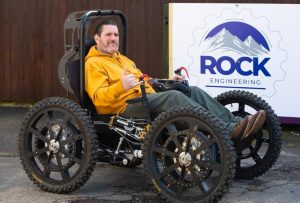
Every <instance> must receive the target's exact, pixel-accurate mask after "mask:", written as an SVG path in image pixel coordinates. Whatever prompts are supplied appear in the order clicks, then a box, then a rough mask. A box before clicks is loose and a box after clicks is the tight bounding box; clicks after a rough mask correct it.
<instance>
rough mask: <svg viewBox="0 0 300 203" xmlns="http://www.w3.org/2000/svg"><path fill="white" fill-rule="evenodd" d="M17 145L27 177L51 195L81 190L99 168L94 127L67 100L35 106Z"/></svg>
mask: <svg viewBox="0 0 300 203" xmlns="http://www.w3.org/2000/svg"><path fill="white" fill-rule="evenodd" d="M18 145H19V154H20V159H21V164H22V165H23V168H24V170H25V172H26V174H27V175H28V177H29V178H30V179H31V180H32V181H33V182H34V183H35V184H37V185H38V186H39V187H40V188H41V189H43V190H45V191H48V192H53V193H70V192H72V191H74V190H76V189H78V188H79V187H81V186H82V185H83V184H84V183H85V182H86V181H87V180H88V179H89V177H90V176H91V173H92V172H93V170H94V167H95V165H96V160H97V146H98V141H97V137H96V133H95V130H94V127H93V125H92V123H91V121H90V119H89V117H88V116H87V115H86V113H85V112H84V111H83V109H82V108H81V107H80V106H79V105H78V104H76V103H74V102H73V101H71V100H68V99H65V98H58V97H52V98H47V99H44V100H42V101H40V102H38V103H36V104H35V105H34V106H33V107H32V108H31V109H30V110H29V112H28V113H27V114H26V116H25V120H24V122H23V123H22V126H21V129H20V134H19V143H18Z"/></svg>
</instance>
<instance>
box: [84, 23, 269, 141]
mask: <svg viewBox="0 0 300 203" xmlns="http://www.w3.org/2000/svg"><path fill="white" fill-rule="evenodd" d="M94 39H95V41H96V45H95V46H93V47H92V48H91V49H90V51H89V53H88V55H87V56H86V62H85V77H86V78H85V82H86V85H85V87H86V92H87V93H88V95H89V97H90V98H91V99H92V101H93V103H94V105H95V107H96V110H97V112H98V113H99V114H122V115H124V116H126V115H127V116H129V117H131V116H132V115H138V114H139V113H140V112H143V106H142V104H127V103H126V100H128V99H132V98H136V97H140V96H141V90H140V87H139V84H140V83H139V81H138V80H139V77H140V76H141V75H142V72H141V71H140V70H139V69H137V68H136V66H135V64H134V62H133V61H131V60H130V59H128V58H127V57H125V56H123V55H121V54H120V53H119V52H118V48H119V33H118V27H117V24H116V22H115V21H113V20H107V21H105V22H102V23H100V24H99V25H98V26H97V28H96V31H95V35H94ZM183 79H184V76H180V75H176V74H175V75H174V76H173V80H183ZM145 88H146V93H147V98H148V102H149V109H150V112H151V113H152V114H155V115H157V114H159V113H160V112H162V111H164V110H167V109H169V108H171V107H175V106H195V107H200V106H201V107H204V108H205V109H207V110H208V111H210V112H211V113H212V114H214V115H215V116H216V117H217V118H219V120H221V121H223V122H224V125H225V127H226V128H227V129H229V131H230V132H231V136H232V138H233V139H238V138H241V139H243V138H246V137H248V136H249V135H250V134H253V133H255V132H257V131H258V130H259V129H260V128H261V127H262V125H263V123H264V122H265V119H266V113H265V111H263V110H259V111H258V112H257V113H256V114H255V115H253V116H252V115H249V116H247V117H246V118H244V119H242V118H240V117H235V116H234V115H233V114H232V113H231V112H230V111H229V110H228V109H227V108H225V107H224V106H223V105H222V104H220V103H219V102H218V101H216V100H215V99H213V98H212V97H210V96H209V95H208V94H207V93H206V92H204V91H203V90H201V89H200V88H198V87H190V88H191V91H190V96H186V95H185V94H183V93H181V92H179V91H176V90H171V91H166V92H158V93H156V92H155V91H154V90H153V89H152V87H151V86H150V85H149V84H148V83H147V82H146V84H145ZM144 115H145V114H144Z"/></svg>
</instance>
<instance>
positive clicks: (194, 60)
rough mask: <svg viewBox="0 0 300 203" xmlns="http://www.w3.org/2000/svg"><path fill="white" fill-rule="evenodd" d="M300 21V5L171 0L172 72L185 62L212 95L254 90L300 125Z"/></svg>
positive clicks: (192, 82)
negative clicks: (178, 1) (173, 0)
mask: <svg viewBox="0 0 300 203" xmlns="http://www.w3.org/2000/svg"><path fill="white" fill-rule="evenodd" d="M299 19H300V5H297V4H211V3H209V4H202V3H171V4H169V56H170V57H169V75H172V73H173V71H174V70H175V69H177V68H178V67H181V66H184V67H186V68H187V70H188V72H189V75H190V78H189V83H190V85H194V86H199V87H200V88H202V89H204V90H205V91H206V92H208V93H209V94H210V95H211V96H213V97H214V96H217V95H218V94H220V93H223V92H225V91H229V90H237V89H240V90H246V91H250V92H252V93H254V94H257V95H258V96H260V97H262V98H263V99H264V100H266V101H267V102H268V103H269V104H270V105H271V106H272V107H273V109H274V110H275V112H276V113H277V115H278V116H280V117H281V121H283V122H287V123H300V91H299V88H300V80H299V78H300V63H299V62H300V51H299V49H300V26H299V23H300V20H299ZM298 21H299V22H298Z"/></svg>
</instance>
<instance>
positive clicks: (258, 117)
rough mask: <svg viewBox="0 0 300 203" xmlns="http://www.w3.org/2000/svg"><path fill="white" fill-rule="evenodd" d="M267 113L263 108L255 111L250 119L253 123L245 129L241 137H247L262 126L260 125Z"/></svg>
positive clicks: (262, 123)
mask: <svg viewBox="0 0 300 203" xmlns="http://www.w3.org/2000/svg"><path fill="white" fill-rule="evenodd" d="M266 117H267V114H266V112H265V111H264V110H259V111H257V112H256V113H255V114H254V115H253V116H252V118H251V120H253V121H251V122H252V123H253V124H252V126H251V127H250V128H249V129H247V128H246V129H245V131H244V133H243V135H242V137H241V139H245V138H247V137H249V135H250V134H255V133H257V131H259V129H261V128H262V126H263V125H264V123H265V120H266Z"/></svg>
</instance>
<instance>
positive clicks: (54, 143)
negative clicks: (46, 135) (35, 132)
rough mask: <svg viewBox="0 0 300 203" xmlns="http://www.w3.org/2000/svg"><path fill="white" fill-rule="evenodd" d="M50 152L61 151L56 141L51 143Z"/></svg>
mask: <svg viewBox="0 0 300 203" xmlns="http://www.w3.org/2000/svg"><path fill="white" fill-rule="evenodd" d="M49 150H50V151H51V152H53V153H57V152H58V150H59V142H58V141H55V140H54V139H53V140H51V141H50V142H49Z"/></svg>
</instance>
